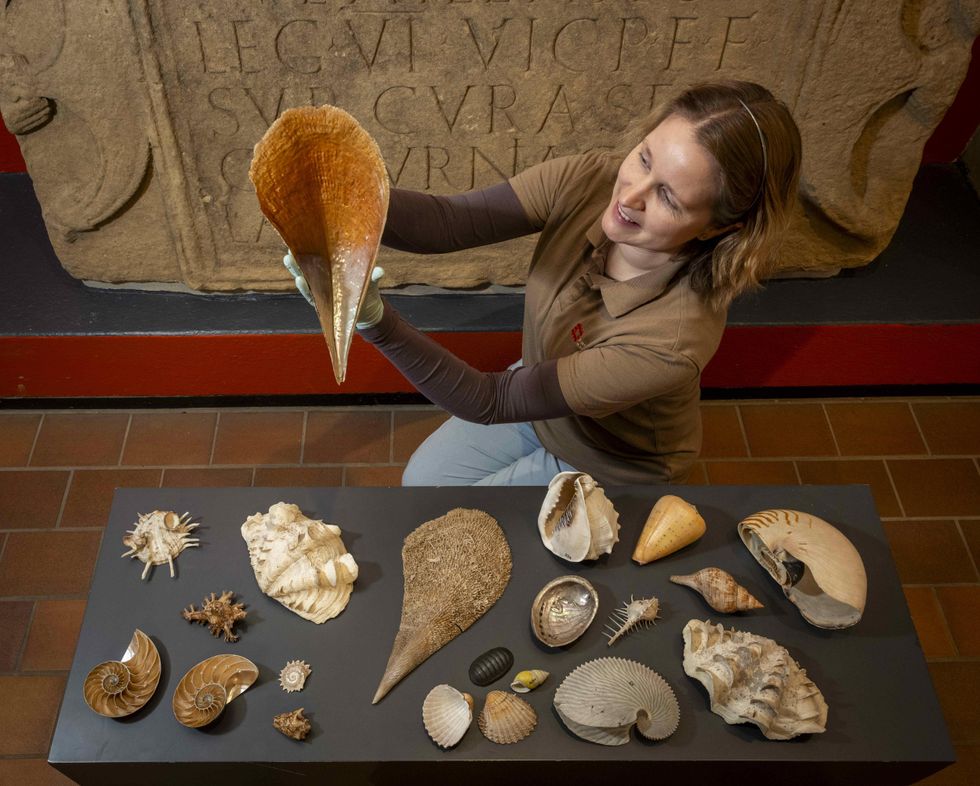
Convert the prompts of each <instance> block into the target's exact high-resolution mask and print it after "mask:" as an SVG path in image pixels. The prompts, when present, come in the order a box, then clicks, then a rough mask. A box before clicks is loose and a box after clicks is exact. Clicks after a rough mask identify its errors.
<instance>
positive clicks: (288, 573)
mask: <svg viewBox="0 0 980 786" xmlns="http://www.w3.org/2000/svg"><path fill="white" fill-rule="evenodd" d="M242 537H243V538H245V543H246V544H248V556H249V559H250V560H251V562H252V570H253V571H254V572H255V580H256V581H257V582H258V584H259V588H260V589H261V590H262V591H263V592H264V593H265V594H266V595H268V596H269V597H270V598H274V599H275V600H277V601H279V602H280V603H281V604H282V605H283V606H285V607H286V608H287V609H289V610H290V611H294V612H296V613H297V614H299V616H301V617H302V618H303V619H306V620H310V621H311V622H316V623H318V624H319V623H322V622H326V621H327V620H329V619H333V618H334V617H336V616H337V615H338V614H340V612H342V611H343V610H344V609H345V608H346V606H347V602H348V600H350V595H351V592H352V591H353V589H354V581H355V579H357V563H356V562H355V561H354V557H353V556H351V555H350V554H349V553H348V552H347V549H346V548H345V546H344V542H343V540H341V538H340V527H337V526H335V525H334V524H325V523H324V522H322V521H318V520H315V519H310V518H307V517H306V516H304V515H303V511H301V510H300V509H299V507H297V506H296V505H292V504H290V503H286V502H277V503H276V504H275V505H273V506H272V507H271V508H269V512H268V513H256V514H255V515H253V516H249V517H248V519H246V521H245V523H244V524H242Z"/></svg>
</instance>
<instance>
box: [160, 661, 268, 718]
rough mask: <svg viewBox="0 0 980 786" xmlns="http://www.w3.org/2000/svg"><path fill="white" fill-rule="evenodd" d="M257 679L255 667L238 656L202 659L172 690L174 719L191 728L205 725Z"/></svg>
mask: <svg viewBox="0 0 980 786" xmlns="http://www.w3.org/2000/svg"><path fill="white" fill-rule="evenodd" d="M258 676H259V670H258V668H257V667H256V665H255V664H254V663H252V661H250V660H249V659H248V658H243V657H241V656H240V655H215V656H214V657H212V658H208V659H207V660H202V661H201V662H200V663H198V664H197V665H196V666H194V667H193V668H191V670H190V671H188V672H187V673H186V674H185V675H184V676H183V678H182V679H181V680H180V683H178V685H177V689H176V690H175V691H174V698H173V709H174V717H176V718H177V720H178V721H180V722H181V723H182V724H184V725H185V726H189V727H190V728H192V729H197V728H200V727H201V726H206V725H207V724H209V723H211V722H212V721H213V720H214V719H215V718H217V717H218V716H219V715H220V714H221V712H222V710H224V708H225V705H226V704H228V702H230V701H231V700H232V699H234V698H235V697H236V696H238V695H240V694H242V693H244V692H245V691H246V690H247V689H248V688H249V686H251V684H252V683H253V682H255V680H256V679H257V678H258Z"/></svg>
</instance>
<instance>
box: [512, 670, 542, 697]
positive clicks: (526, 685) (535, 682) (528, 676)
mask: <svg viewBox="0 0 980 786" xmlns="http://www.w3.org/2000/svg"><path fill="white" fill-rule="evenodd" d="M549 673H550V672H547V671H542V670H541V669H530V670H529V671H519V672H517V674H516V675H514V681H513V682H511V684H510V689H511V690H512V691H514V693H530V692H531V691H532V690H534V689H535V688H537V687H538V686H539V685H541V684H542V683H543V682H544V681H545V680H546V679H548V674H549Z"/></svg>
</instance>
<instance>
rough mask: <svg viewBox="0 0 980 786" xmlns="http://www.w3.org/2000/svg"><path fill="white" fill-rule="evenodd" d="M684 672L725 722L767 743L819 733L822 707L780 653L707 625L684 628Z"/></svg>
mask: <svg viewBox="0 0 980 786" xmlns="http://www.w3.org/2000/svg"><path fill="white" fill-rule="evenodd" d="M683 635H684V672H685V673H686V674H687V675H688V676H689V677H693V678H694V679H696V680H697V681H698V682H700V683H701V684H702V685H704V687H705V689H706V690H707V691H708V698H709V699H710V701H711V711H712V712H714V713H715V714H716V715H720V716H721V717H722V718H724V719H725V722H726V723H731V724H736V723H754V724H755V725H756V726H758V727H759V729H760V730H761V731H762V733H763V734H764V735H765V736H766V737H767V738H769V739H770V740H788V739H791V738H793V737H796V736H798V735H800V734H819V733H820V732H822V731H824V730H825V729H826V728H827V702H826V701H824V697H823V694H822V693H821V692H820V689H819V688H818V687H817V686H816V685H814V684H813V681H812V680H811V679H810V678H809V677H807V675H806V670H805V669H802V668H800V665H799V664H798V663H797V662H796V661H795V660H793V658H792V656H790V654H789V653H788V652H787V651H786V649H785V648H783V647H781V646H780V645H779V644H777V643H776V642H774V641H773V640H772V639H767V638H765V637H763V636H756V635H755V634H752V633H745V632H742V631H736V630H725V628H724V627H723V626H722V625H712V624H711V622H709V621H704V622H702V621H701V620H691V621H690V622H688V623H687V625H685V626H684V632H683Z"/></svg>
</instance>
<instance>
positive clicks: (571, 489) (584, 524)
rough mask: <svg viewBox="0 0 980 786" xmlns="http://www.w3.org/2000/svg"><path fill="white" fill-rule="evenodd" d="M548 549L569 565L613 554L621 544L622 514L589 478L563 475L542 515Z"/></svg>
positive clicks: (555, 479) (550, 489) (553, 484)
mask: <svg viewBox="0 0 980 786" xmlns="http://www.w3.org/2000/svg"><path fill="white" fill-rule="evenodd" d="M538 532H540V533H541V541H542V542H543V543H544V545H545V547H546V548H547V549H548V550H549V551H551V552H553V553H554V554H556V555H557V556H559V557H561V558H562V559H566V560H568V561H569V562H581V561H582V560H587V559H596V558H598V557H599V556H601V555H602V554H609V553H610V552H611V551H612V549H613V546H614V545H616V543H617V542H618V541H619V514H618V513H617V512H616V508H614V507H613V504H612V502H610V501H609V499H608V498H607V497H606V494H605V492H604V491H603V490H602V489H601V488H600V486H599V484H598V483H596V482H595V481H594V480H593V479H592V478H591V477H590V476H589V475H586V474H585V473H584V472H559V473H558V474H557V475H555V476H554V477H553V478H552V479H551V482H550V483H549V484H548V492H547V493H546V494H545V497H544V503H543V504H542V505H541V511H540V512H539V513H538Z"/></svg>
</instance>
